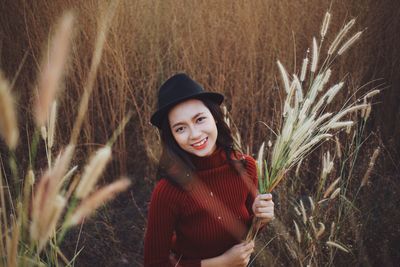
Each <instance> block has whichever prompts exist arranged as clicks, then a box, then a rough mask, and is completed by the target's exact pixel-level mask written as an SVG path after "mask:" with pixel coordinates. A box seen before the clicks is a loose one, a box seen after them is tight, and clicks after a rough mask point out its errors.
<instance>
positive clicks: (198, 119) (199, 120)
mask: <svg viewBox="0 0 400 267" xmlns="http://www.w3.org/2000/svg"><path fill="white" fill-rule="evenodd" d="M205 119H207V117H199V118H197V122H203V121H204V120H205Z"/></svg>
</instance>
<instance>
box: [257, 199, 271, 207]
mask: <svg viewBox="0 0 400 267" xmlns="http://www.w3.org/2000/svg"><path fill="white" fill-rule="evenodd" d="M254 205H255V207H256V208H258V207H261V208H263V207H273V206H275V203H274V202H273V201H272V200H268V201H265V200H260V201H258V202H255V203H254Z"/></svg>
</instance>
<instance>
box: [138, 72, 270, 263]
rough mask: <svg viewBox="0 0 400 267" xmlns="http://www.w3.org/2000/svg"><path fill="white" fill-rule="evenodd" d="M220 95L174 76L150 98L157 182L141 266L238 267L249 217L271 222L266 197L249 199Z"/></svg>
mask: <svg viewBox="0 0 400 267" xmlns="http://www.w3.org/2000/svg"><path fill="white" fill-rule="evenodd" d="M223 98H224V97H223V96H222V95H221V94H218V93H213V92H206V91H204V89H203V88H202V86H200V85H199V84H198V83H197V82H195V81H194V80H192V79H191V78H190V77H189V76H187V75H186V74H183V73H180V74H176V75H174V76H172V77H171V78H169V79H168V80H167V81H166V82H164V84H163V85H162V86H161V87H160V89H159V92H158V109H157V111H156V112H155V113H154V114H153V116H152V117H151V123H152V124H153V125H155V126H156V127H158V128H159V129H160V134H161V141H162V148H163V151H162V155H161V157H160V161H159V168H158V173H157V176H158V178H159V179H160V180H159V182H158V183H157V185H156V186H155V188H154V190H153V193H152V197H151V200H150V205H149V211H148V224H147V229H146V235H145V241H144V245H145V246H144V265H145V266H157V267H160V266H230V267H231V266H246V265H247V264H248V262H249V259H250V255H251V253H252V252H253V249H254V243H253V242H249V243H246V242H243V239H244V237H245V235H246V233H247V231H248V228H249V226H250V224H251V220H252V217H253V216H257V217H260V218H262V223H263V224H265V223H267V222H268V221H270V220H271V219H272V218H273V216H274V207H273V202H272V197H271V195H270V194H266V195H257V189H256V185H257V176H256V175H257V174H256V173H257V172H256V166H255V161H254V159H253V158H252V157H250V156H248V155H244V154H241V153H239V152H238V151H237V150H235V148H234V144H233V138H232V134H231V131H230V129H229V127H228V126H227V124H226V123H225V121H224V119H223V114H222V111H221V108H220V104H221V103H222V101H223Z"/></svg>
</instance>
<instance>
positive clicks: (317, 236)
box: [315, 222, 325, 239]
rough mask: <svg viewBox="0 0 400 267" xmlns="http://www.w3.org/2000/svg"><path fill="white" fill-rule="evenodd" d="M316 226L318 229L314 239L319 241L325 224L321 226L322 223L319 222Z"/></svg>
mask: <svg viewBox="0 0 400 267" xmlns="http://www.w3.org/2000/svg"><path fill="white" fill-rule="evenodd" d="M318 224H319V228H318V231H317V234H316V235H315V237H316V238H317V239H319V238H320V237H321V236H322V234H323V233H324V232H325V224H323V223H322V222H319V223H318Z"/></svg>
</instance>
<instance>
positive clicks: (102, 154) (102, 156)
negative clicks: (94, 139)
mask: <svg viewBox="0 0 400 267" xmlns="http://www.w3.org/2000/svg"><path fill="white" fill-rule="evenodd" d="M110 159H111V147H110V146H105V147H102V148H100V149H99V150H97V151H96V153H95V155H94V156H93V157H92V159H91V160H90V162H89V163H88V164H87V165H86V167H85V170H84V172H83V175H82V178H81V181H80V182H79V184H78V187H77V188H76V191H75V196H76V197H77V198H80V199H82V198H85V197H86V196H87V195H89V193H90V192H91V191H92V190H93V188H94V186H95V185H96V183H97V181H98V179H99V178H100V175H101V174H102V173H103V171H104V169H105V167H106V165H107V163H108V162H109V161H110Z"/></svg>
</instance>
